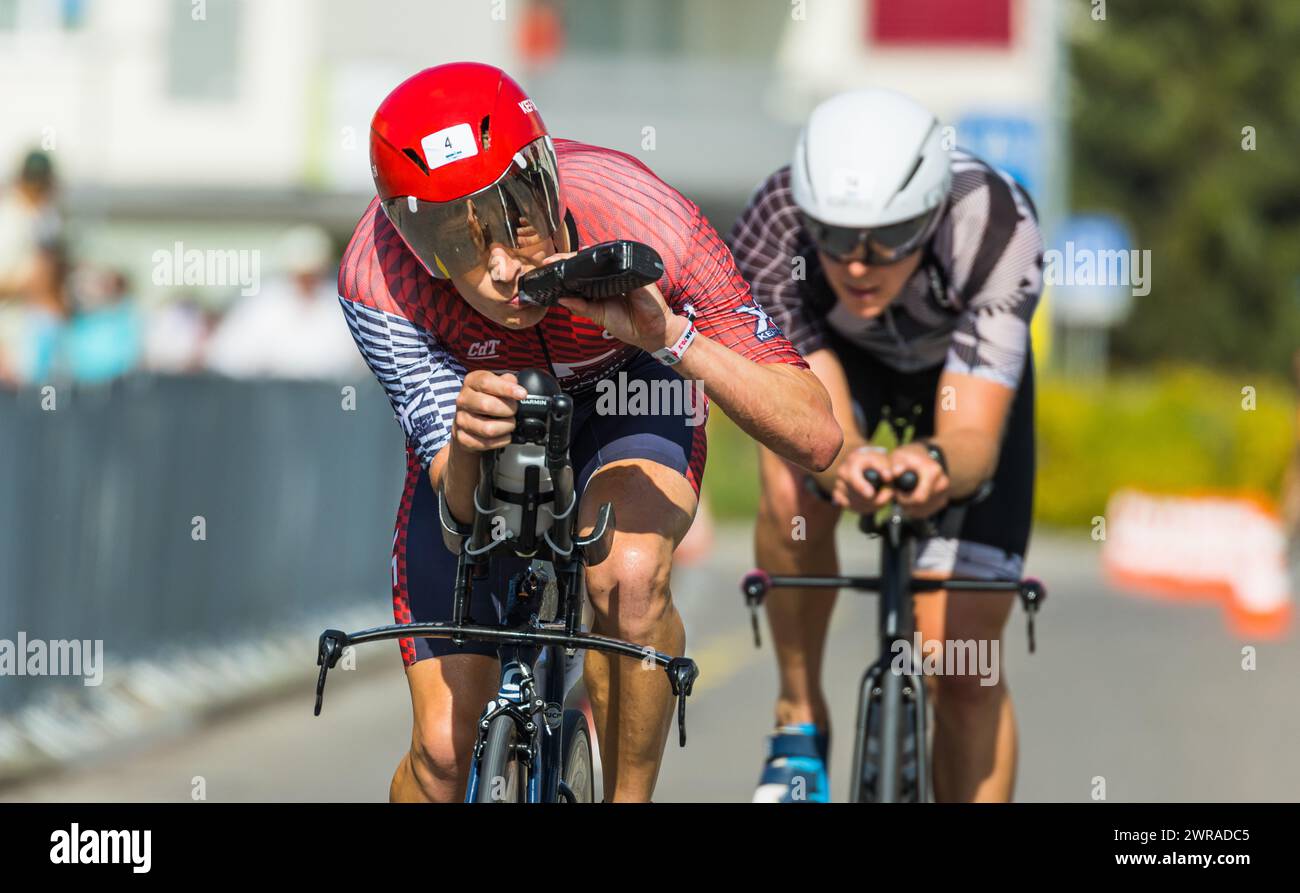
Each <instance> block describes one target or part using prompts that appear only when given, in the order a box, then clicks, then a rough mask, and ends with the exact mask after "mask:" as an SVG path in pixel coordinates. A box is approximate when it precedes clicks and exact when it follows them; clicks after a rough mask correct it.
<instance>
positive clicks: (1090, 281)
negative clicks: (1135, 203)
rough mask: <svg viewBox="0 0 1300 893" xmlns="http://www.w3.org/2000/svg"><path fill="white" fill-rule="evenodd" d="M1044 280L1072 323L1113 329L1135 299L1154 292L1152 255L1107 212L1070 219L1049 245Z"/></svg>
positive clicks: (1058, 309) (1061, 314)
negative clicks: (1152, 287) (1142, 249)
mask: <svg viewBox="0 0 1300 893" xmlns="http://www.w3.org/2000/svg"><path fill="white" fill-rule="evenodd" d="M1045 247H1046V250H1045V251H1044V254H1043V278H1044V281H1045V284H1046V285H1048V286H1050V287H1051V288H1052V294H1053V299H1052V305H1053V309H1054V313H1056V314H1057V315H1058V316H1059V318H1060V319H1062V320H1063V321H1064V322H1066V323H1070V324H1073V325H1088V326H1113V325H1115V324H1116V323H1118V322H1120V321H1122V320H1123V319H1124V318H1125V317H1126V316H1127V315H1128V313H1129V310H1130V308H1131V307H1132V303H1133V297H1134V296H1139V297H1140V296H1142V295H1145V294H1147V293H1148V292H1150V290H1151V252H1150V251H1149V250H1148V251H1138V250H1136V249H1135V248H1133V240H1132V239H1131V238H1130V236H1129V231H1128V227H1127V226H1125V225H1124V223H1123V222H1122V221H1120V220H1118V219H1117V218H1114V217H1110V216H1108V215H1104V214H1080V215H1075V216H1073V217H1068V218H1066V219H1065V221H1064V222H1063V223H1062V224H1061V226H1060V227H1058V229H1057V231H1056V234H1055V236H1054V237H1053V238H1052V239H1051V240H1050V241H1049V242H1048V244H1047V245H1046V246H1045Z"/></svg>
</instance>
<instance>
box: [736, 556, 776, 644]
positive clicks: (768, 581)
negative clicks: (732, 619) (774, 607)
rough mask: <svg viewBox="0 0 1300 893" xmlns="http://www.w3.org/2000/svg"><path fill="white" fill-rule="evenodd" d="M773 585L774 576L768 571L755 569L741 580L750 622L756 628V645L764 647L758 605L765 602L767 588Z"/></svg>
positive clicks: (741, 589)
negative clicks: (760, 632)
mask: <svg viewBox="0 0 1300 893" xmlns="http://www.w3.org/2000/svg"><path fill="white" fill-rule="evenodd" d="M771 585H772V578H771V577H769V576H768V575H767V572H766V571H761V570H753V571H750V572H749V573H747V574H745V578H744V579H743V580H741V581H740V591H741V592H742V593H744V596H745V604H746V605H748V606H749V623H750V626H751V627H752V628H753V630H754V647H755V648H762V647H763V638H762V636H761V635H760V634H759V623H758V606H759V605H761V604H762V603H763V598H764V596H766V595H767V590H768V589H769V588H770V587H771Z"/></svg>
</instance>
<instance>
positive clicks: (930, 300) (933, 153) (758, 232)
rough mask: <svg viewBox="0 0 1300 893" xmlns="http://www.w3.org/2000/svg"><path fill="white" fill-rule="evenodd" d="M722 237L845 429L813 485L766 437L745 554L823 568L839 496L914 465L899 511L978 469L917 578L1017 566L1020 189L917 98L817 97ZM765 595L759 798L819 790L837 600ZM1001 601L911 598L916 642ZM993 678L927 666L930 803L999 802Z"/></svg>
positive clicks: (1024, 238) (978, 635)
mask: <svg viewBox="0 0 1300 893" xmlns="http://www.w3.org/2000/svg"><path fill="white" fill-rule="evenodd" d="M728 241H729V244H730V247H731V249H732V251H733V253H734V254H735V256H736V262H737V266H738V268H739V269H740V271H741V273H742V274H743V275H744V276H745V278H746V279H748V280H749V282H750V284H751V286H752V289H753V293H754V296H755V298H756V299H757V300H758V302H759V304H760V305H761V306H762V307H763V309H764V310H766V311H767V313H768V315H770V316H771V317H772V319H773V321H774V322H775V323H776V324H777V325H778V326H779V327H780V328H781V330H782V331H783V332H785V333H786V335H787V336H788V337H789V339H790V341H791V342H792V343H793V344H794V345H795V347H797V348H798V349H799V351H800V352H801V353H802V354H803V355H804V357H805V358H806V359H807V360H808V363H809V365H810V366H811V367H812V369H813V371H814V372H815V373H816V374H817V375H818V377H819V378H820V379H821V381H822V383H823V384H824V385H825V386H826V388H827V390H828V391H829V392H830V394H831V398H832V403H833V405H834V409H835V415H836V418H837V420H838V421H839V423H840V427H841V428H843V430H844V432H845V442H844V446H843V449H842V450H841V451H840V454H839V456H838V458H837V459H836V461H835V463H834V464H833V465H832V466H831V467H830V468H829V469H827V470H826V471H825V472H822V473H818V474H816V475H812V476H811V477H812V479H813V480H815V482H816V484H817V485H818V487H819V488H820V489H821V490H822V491H824V493H825V494H828V495H829V499H828V498H825V497H823V498H818V496H817V495H815V494H816V490H817V488H811V487H809V486H806V484H807V483H808V481H807V479H808V478H809V475H808V473H807V472H805V471H803V470H801V469H797V468H795V467H794V466H792V465H790V464H789V463H787V462H784V461H783V460H781V459H780V458H779V457H777V456H775V455H774V454H772V453H771V452H770V451H767V450H761V475H762V486H763V496H762V504H761V509H760V515H759V520H758V528H757V532H756V551H757V555H758V564H759V566H760V567H762V568H763V569H764V570H767V571H768V572H769V573H774V574H834V573H837V572H838V562H837V556H836V554H835V543H834V529H835V526H836V521H837V520H838V518H839V515H840V511H841V510H842V509H844V508H848V509H850V510H853V511H858V512H869V511H874V510H875V509H876V508H878V507H880V506H881V505H883V504H885V503H886V502H888V501H889V500H890V499H891V498H893V496H894V495H895V494H893V493H891V492H890V490H889V489H888V487H885V488H882V490H881V492H879V493H876V492H874V491H873V490H872V488H871V486H870V485H869V484H867V482H866V480H865V479H864V472H865V471H866V469H868V468H876V469H877V470H879V471H880V472H881V474H882V475H883V476H884V478H885V479H886V480H889V479H891V478H892V477H894V476H896V475H897V474H899V473H901V472H902V471H904V470H908V469H910V470H913V471H915V472H916V473H917V475H918V476H919V478H920V484H919V485H918V486H917V488H916V489H915V490H914V491H913V492H912V493H911V494H908V495H899V496H898V500H899V502H900V503H901V504H902V505H903V506H904V507H905V509H906V510H907V511H908V512H909V513H911V514H916V515H929V514H933V513H934V512H936V511H938V510H940V509H942V508H943V507H944V505H945V504H946V503H947V502H948V501H949V500H950V499H954V498H962V497H966V496H969V495H971V494H972V493H973V492H974V491H975V490H976V489H977V488H978V487H979V486H980V485H981V483H982V482H984V481H986V480H990V479H991V480H992V481H993V484H994V486H993V490H992V494H991V495H990V496H989V498H988V499H986V500H984V501H983V502H979V503H977V504H975V505H972V506H969V507H966V508H963V509H955V510H953V511H950V512H948V513H947V514H946V515H945V516H944V522H943V525H942V527H941V529H940V531H939V532H940V535H939V536H936V537H934V538H931V539H928V540H925V541H924V542H923V543H922V544H921V545H920V546H919V548H918V550H917V568H916V572H917V574H918V575H929V576H936V577H946V576H954V575H956V576H965V577H982V578H985V579H990V580H1004V579H1018V578H1019V577H1020V575H1021V570H1022V568H1023V563H1024V556H1025V551H1026V548H1027V545H1028V540H1029V525H1030V515H1031V509H1032V502H1033V474H1034V445H1033V440H1034V426H1033V363H1032V356H1031V350H1030V338H1029V323H1030V320H1031V318H1032V316H1033V312H1034V309H1035V306H1036V305H1037V302H1038V296H1039V293H1040V291H1041V289H1042V260H1043V257H1042V254H1043V246H1042V239H1041V236H1040V234H1039V230H1038V224H1037V220H1036V218H1035V211H1034V207H1033V204H1032V202H1031V200H1030V198H1029V196H1028V195H1027V194H1026V193H1025V191H1024V190H1023V189H1022V188H1021V187H1020V185H1019V184H1017V183H1015V182H1014V181H1013V180H1012V179H1011V178H1010V177H1009V176H1007V175H1006V174H1003V173H1002V172H1000V171H997V170H995V169H994V168H992V167H990V166H989V165H987V164H985V163H984V162H983V161H981V160H979V159H978V158H976V157H974V156H972V155H970V154H968V153H966V152H962V151H949V150H947V149H945V147H944V145H943V132H942V128H941V126H940V124H939V122H938V121H937V120H936V119H935V117H934V116H933V115H932V114H931V113H930V112H929V111H928V110H926V109H925V108H923V107H922V106H920V105H918V104H917V103H916V102H915V101H913V100H912V99H910V98H908V97H906V96H903V95H902V94H898V93H894V92H892V91H886V90H861V91H854V92H850V93H845V94H841V95H839V96H836V97H833V98H832V99H830V100H828V101H826V102H825V103H823V104H822V105H821V106H819V107H818V108H817V109H816V110H815V111H814V112H813V114H812V116H811V118H810V120H809V122H808V126H807V127H806V128H805V130H804V132H803V134H802V135H801V137H800V141H799V144H798V146H797V148H796V151H795V156H794V160H793V162H792V164H790V165H789V166H787V167H783V168H781V169H780V170H778V171H776V172H775V173H773V174H772V175H771V176H770V177H769V178H768V179H767V180H766V181H765V182H764V183H763V184H762V185H761V186H760V187H759V188H758V190H757V191H756V192H755V193H754V195H753V197H752V198H751V200H750V202H749V205H748V207H747V208H746V210H745V211H744V213H743V214H742V215H741V217H740V218H739V220H738V221H737V223H736V225H735V227H734V228H733V230H732V232H731V234H730V237H729V239H728ZM886 406H888V407H890V409H891V411H892V412H893V413H894V414H898V413H900V412H901V413H903V414H905V415H908V416H909V417H911V418H913V419H914V420H915V422H916V441H914V442H913V443H911V444H909V445H906V446H902V447H900V448H898V449H895V450H893V451H892V452H884V451H881V450H878V449H877V448H874V447H872V446H870V445H868V439H869V438H870V437H871V435H872V433H873V432H874V431H875V429H876V425H877V424H878V423H879V421H880V419H881V416H882V412H883V409H884V407H886ZM796 518H802V519H804V522H805V525H806V526H805V525H800V526H796V524H795V519H796ZM792 531H798V532H800V533H803V534H804V536H803V538H798V537H796V536H794V535H793V533H792ZM766 603H767V611H768V618H769V620H770V622H771V626H772V633H773V637H774V639H775V642H776V651H777V659H778V664H779V669H780V681H781V688H780V695H779V697H778V700H777V705H776V725H777V730H776V733H775V734H774V735H773V736H772V738H771V742H770V746H769V751H768V759H767V762H766V764H765V766H764V770H763V775H762V777H761V779H760V782H759V789H758V793H757V794H756V795H755V799H756V800H761V801H777V802H786V801H789V800H792V799H799V798H800V797H803V798H806V799H809V800H824V799H827V793H826V788H827V780H826V765H827V752H828V742H829V729H830V717H829V715H828V711H827V707H826V701H825V697H824V695H823V692H822V687H821V662H822V649H823V645H824V642H825V637H826V630H827V627H828V625H829V621H830V615H831V610H832V606H833V604H834V595H833V594H831V595H829V596H828V595H826V594H825V590H790V589H785V590H777V591H776V592H773V593H772V594H771V595H769V597H768V598H767V602H766ZM1011 604H1012V596H1011V595H1001V594H984V593H980V594H965V593H962V594H958V595H955V596H954V597H948V595H947V594H946V593H940V594H938V595H935V596H926V597H924V598H920V599H917V602H916V617H917V624H918V628H919V630H920V632H921V633H922V635H923V637H924V639H925V640H926V641H929V640H943V639H945V638H948V639H961V640H970V639H973V640H976V641H977V642H979V641H983V642H985V643H992V642H996V641H999V640H1000V637H1001V634H1002V628H1003V626H1004V625H1005V622H1006V619H1007V616H1008V614H1009V611H1010V608H1011ZM986 647H987V646H986ZM990 675H991V674H990ZM997 678H998V682H997V684H993V685H990V684H984V685H981V684H980V682H981V680H980V678H978V677H977V676H974V675H970V674H967V675H955V676H952V675H950V676H939V677H931V682H932V683H933V686H932V693H933V703H934V704H935V719H936V723H935V738H934V759H933V767H934V792H935V796H936V798H937V799H940V800H959V801H962V800H1006V799H1009V798H1010V796H1011V791H1012V784H1013V780H1014V774H1015V754H1016V739H1015V722H1014V715H1013V712H1012V707H1011V700H1010V697H1009V695H1008V691H1007V687H1006V684H1005V682H1004V681H1002V675H1001V672H1000V670H999V674H998V677H997ZM985 682H986V683H987V682H988V680H987V679H986V680H985Z"/></svg>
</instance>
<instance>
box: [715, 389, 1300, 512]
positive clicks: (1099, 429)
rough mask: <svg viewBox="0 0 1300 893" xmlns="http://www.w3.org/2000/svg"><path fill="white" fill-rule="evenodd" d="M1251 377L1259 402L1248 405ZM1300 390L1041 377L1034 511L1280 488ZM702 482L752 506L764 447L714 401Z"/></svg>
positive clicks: (720, 505) (1269, 493) (729, 504)
mask: <svg viewBox="0 0 1300 893" xmlns="http://www.w3.org/2000/svg"><path fill="white" fill-rule="evenodd" d="M1248 387H1249V388H1253V389H1254V392H1253V393H1254V405H1255V408H1254V409H1253V410H1252V409H1246V408H1244V405H1243V404H1244V403H1245V402H1246V400H1247V396H1246V395H1245V394H1243V389H1244V388H1248ZM1295 400H1296V398H1295V394H1294V391H1293V389H1292V388H1291V386H1290V385H1289V384H1287V383H1286V382H1285V381H1282V380H1280V379H1276V378H1267V377H1261V376H1254V375H1240V376H1230V375H1224V374H1221V373H1214V372H1209V371H1206V370H1203V369H1198V368H1187V367H1180V368H1167V369H1161V370H1158V371H1156V372H1154V373H1152V374H1149V375H1143V376H1136V375H1134V376H1124V377H1117V378H1114V379H1111V380H1109V381H1107V382H1105V383H1103V384H1096V385H1084V384H1075V383H1068V382H1065V381H1060V380H1053V379H1051V378H1044V379H1043V380H1040V382H1039V390H1038V407H1037V412H1038V486H1037V492H1036V495H1035V517H1036V519H1037V520H1038V521H1039V522H1040V523H1044V524H1048V525H1052V526H1057V527H1068V528H1076V529H1087V528H1088V527H1089V526H1090V524H1091V520H1092V518H1093V517H1094V516H1095V515H1099V514H1101V513H1102V512H1103V511H1104V510H1105V507H1106V500H1107V498H1108V497H1109V496H1110V494H1111V493H1112V492H1113V491H1114V490H1115V489H1117V488H1119V487H1123V486H1136V487H1143V488H1146V489H1150V490H1155V491H1165V492H1186V491H1189V490H1193V491H1222V492H1241V491H1249V492H1252V493H1255V494H1259V495H1263V496H1265V497H1267V498H1275V497H1276V494H1277V493H1278V490H1279V487H1280V484H1281V480H1282V473H1283V470H1284V468H1285V466H1286V463H1287V460H1288V457H1289V456H1290V455H1291V452H1292V450H1293V449H1294V446H1295V417H1296V412H1295ZM704 487H705V492H706V493H707V495H708V498H709V501H710V505H711V506H712V509H713V512H714V514H715V515H716V516H717V517H719V518H732V519H743V520H751V519H752V518H753V517H754V511H755V507H756V505H757V501H758V459H757V449H756V447H755V446H754V444H753V442H752V441H750V439H749V438H748V437H747V436H746V435H745V434H744V432H742V431H741V430H740V429H739V428H737V427H736V426H735V424H733V423H732V422H731V420H730V419H728V418H726V416H725V415H723V413H722V412H720V411H717V410H716V408H715V411H714V412H713V413H712V417H711V418H710V419H709V462H708V469H707V471H706V473H705V477H704Z"/></svg>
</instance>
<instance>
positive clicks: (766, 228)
mask: <svg viewBox="0 0 1300 893" xmlns="http://www.w3.org/2000/svg"><path fill="white" fill-rule="evenodd" d="M951 157H952V188H951V191H950V194H949V197H948V202H947V206H946V207H945V209H944V211H943V215H942V217H941V219H940V221H939V225H938V227H937V228H936V230H935V234H934V236H933V237H932V239H931V242H930V247H929V251H930V258H931V260H932V262H931V263H930V264H926V263H923V264H921V265H920V266H919V267H918V269H917V271H916V273H915V274H913V276H912V277H911V278H910V279H909V280H908V281H907V283H906V284H905V285H904V287H903V291H902V293H901V294H900V295H899V296H898V298H896V299H895V300H894V301H893V302H892V303H891V304H890V305H889V307H888V308H887V310H886V311H885V312H884V313H882V314H880V315H879V316H877V317H876V318H874V319H870V320H863V319H859V318H856V317H854V316H852V315H851V314H849V313H846V312H845V311H844V310H843V309H842V308H841V307H840V305H839V303H838V302H837V301H836V300H835V298H834V295H833V294H832V293H831V291H830V286H829V285H828V284H827V282H826V279H825V275H824V273H823V272H822V270H821V264H820V261H819V260H818V256H817V251H816V249H815V248H814V247H813V245H812V242H811V239H810V238H809V236H808V234H807V232H806V230H805V228H804V226H803V223H802V220H801V217H800V213H799V209H798V207H797V206H796V205H795V202H794V197H793V194H792V193H791V190H790V169H789V167H788V166H787V167H784V168H781V169H780V170H778V171H777V172H776V173H774V174H772V176H770V177H769V178H768V179H767V180H766V181H765V182H763V183H762V184H761V185H760V186H759V188H758V189H757V190H756V191H755V193H754V195H753V196H752V197H751V198H750V201H749V204H748V206H747V207H746V208H745V210H744V212H743V213H742V214H741V216H740V217H739V219H738V220H737V221H736V224H735V226H734V227H733V228H732V231H731V233H730V235H729V236H728V242H729V243H730V245H731V248H732V250H733V251H734V252H735V256H736V263H737V265H738V266H739V268H740V271H741V272H742V273H743V274H744V275H745V277H746V278H747V279H748V280H749V282H750V284H751V286H752V288H753V292H754V296H755V298H756V299H757V301H758V303H759V305H760V306H762V307H763V309H765V310H766V311H767V313H768V315H769V316H771V317H772V319H773V320H774V321H775V323H776V324H777V325H778V326H779V327H780V328H781V329H782V330H783V331H784V332H785V333H786V334H787V335H788V336H789V338H790V340H791V341H792V342H793V343H794V345H795V346H796V347H797V348H798V349H799V350H800V352H801V353H804V354H808V353H811V352H812V351H815V350H818V349H820V348H823V347H827V346H829V344H830V341H829V339H828V334H830V333H834V334H835V335H836V336H838V339H837V340H841V341H843V342H847V343H848V344H849V345H852V346H854V347H858V348H861V349H862V350H865V351H868V352H870V353H871V354H872V355H873V356H875V357H877V358H878V359H880V360H881V362H884V363H886V364H887V365H889V366H891V367H892V368H895V369H897V370H899V371H901V372H915V371H919V370H922V369H929V368H933V367H935V366H938V365H940V364H943V365H944V367H945V369H947V370H950V371H955V372H963V373H966V374H969V375H975V376H979V377H981V378H987V379H989V380H992V381H996V382H998V383H1000V384H1003V385H1006V386H1007V387H1010V388H1015V387H1016V386H1017V384H1018V383H1019V381H1020V375H1021V372H1022V370H1023V369H1024V364H1025V358H1026V356H1027V355H1028V352H1029V322H1030V320H1031V319H1032V318H1033V314H1034V309H1035V308H1036V307H1037V304H1038V297H1039V294H1040V293H1041V292H1042V288H1043V240H1042V236H1041V234H1040V232H1039V229H1038V222H1037V219H1036V216H1035V212H1034V208H1033V204H1032V202H1031V201H1030V199H1029V197H1028V195H1027V194H1026V193H1025V192H1024V190H1023V189H1022V188H1021V187H1020V185H1019V184H1017V183H1016V182H1015V181H1014V180H1012V178H1011V177H1010V176H1008V175H1007V174H1005V173H1003V172H1001V171H998V170H996V169H995V168H993V167H991V166H990V165H988V164H986V163H985V162H983V161H981V160H980V159H978V158H976V157H975V156H973V155H971V154H969V153H967V152H964V151H961V150H957V151H954V152H952V153H951ZM936 274H937V275H936Z"/></svg>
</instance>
